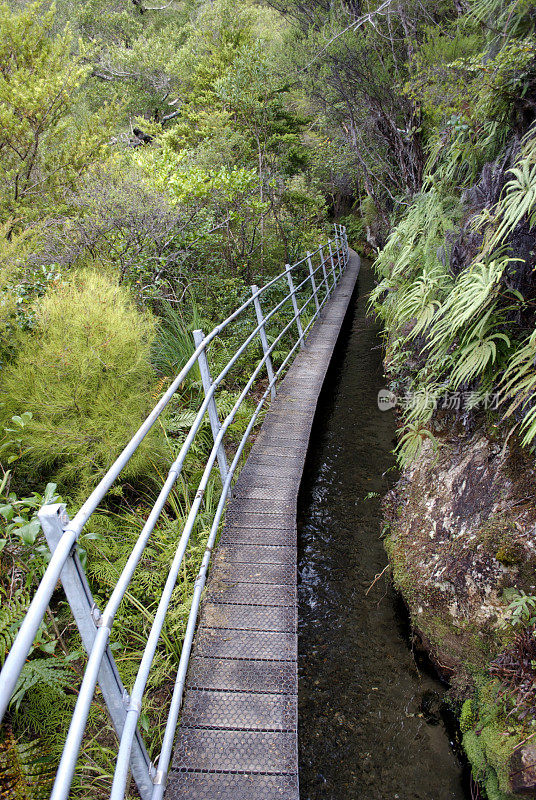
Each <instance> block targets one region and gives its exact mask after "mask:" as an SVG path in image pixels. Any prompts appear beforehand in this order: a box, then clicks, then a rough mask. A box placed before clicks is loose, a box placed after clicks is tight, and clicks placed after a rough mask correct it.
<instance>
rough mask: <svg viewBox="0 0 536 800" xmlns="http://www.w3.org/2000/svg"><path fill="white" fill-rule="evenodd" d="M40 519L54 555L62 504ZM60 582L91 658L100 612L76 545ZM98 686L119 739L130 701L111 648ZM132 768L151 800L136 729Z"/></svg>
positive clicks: (46, 509) (147, 765)
mask: <svg viewBox="0 0 536 800" xmlns="http://www.w3.org/2000/svg"><path fill="white" fill-rule="evenodd" d="M37 516H38V517H39V522H40V523H41V528H42V529H43V533H44V534H45V538H46V540H47V544H48V546H49V548H50V551H51V553H54V551H55V549H56V547H57V546H58V543H59V541H60V539H61V537H62V536H63V532H64V530H65V528H66V527H67V526H68V524H69V522H70V520H69V517H68V515H67V512H66V511H65V506H64V505H62V504H55V505H47V506H43V508H42V509H41V510H40V511H39V513H38V515H37ZM60 579H61V582H62V585H63V590H64V592H65V596H66V598H67V602H68V603H69V606H70V607H71V611H72V614H73V617H74V619H75V622H76V625H77V627H78V630H79V632H80V636H81V638H82V643H83V645H84V648H85V649H86V652H87V653H88V655H89V654H90V653H91V650H92V649H93V643H94V641H95V636H96V634H97V629H98V627H99V618H100V612H99V610H98V609H97V607H96V606H95V602H94V600H93V595H92V593H91V589H90V588H89V584H88V582H87V579H86V575H85V572H84V568H83V567H82V564H81V563H80V559H79V557H78V553H77V551H76V545H75V547H74V548H73V550H72V551H71V554H70V556H69V557H68V559H67V561H66V562H65V565H64V567H63V569H62V571H61V574H60ZM99 686H100V688H101V692H102V696H103V698H104V702H105V703H106V707H107V709H108V713H109V714H110V717H111V720H112V723H113V726H114V728H115V731H116V733H117V736H118V738H121V734H122V732H123V727H124V724H125V719H126V714H127V710H128V704H129V699H130V698H129V696H128V693H127V691H126V689H125V687H124V686H123V683H122V681H121V678H120V677H119V672H118V670H117V665H116V663H115V660H114V657H113V655H112V652H111V650H110V648H109V647H107V648H106V651H105V653H104V656H103V659H102V662H101V666H100V670H99ZM130 768H131V770H132V776H133V778H134V780H135V781H136V785H137V787H138V791H139V793H140V795H141V797H142V798H143V800H151V797H152V795H153V789H154V785H153V781H152V775H151V770H152V767H151V762H150V759H149V755H148V754H147V751H146V749H145V746H144V744H143V739H142V737H141V734H140V732H139V730H136V736H135V738H134V741H133V743H132V751H131V754H130Z"/></svg>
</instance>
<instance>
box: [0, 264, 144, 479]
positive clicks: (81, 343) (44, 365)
mask: <svg viewBox="0 0 536 800" xmlns="http://www.w3.org/2000/svg"><path fill="white" fill-rule="evenodd" d="M153 337H154V320H153V319H152V317H151V316H150V315H149V314H148V313H147V312H145V313H141V312H140V311H138V309H136V308H135V306H134V304H133V302H132V300H131V298H130V297H129V293H128V291H127V290H126V289H124V288H122V287H119V286H117V285H116V284H115V283H114V282H113V281H111V280H110V279H108V278H106V277H105V276H104V275H98V274H97V273H95V272H85V273H80V274H78V275H75V276H74V277H73V279H72V280H71V282H70V283H68V284H61V285H59V286H57V287H55V288H54V289H53V290H51V291H49V292H48V293H47V295H46V296H45V298H44V299H43V301H42V303H41V305H40V307H39V309H38V312H37V316H36V326H35V330H34V332H32V334H30V335H28V336H27V338H26V339H25V340H24V342H23V345H22V347H21V349H20V351H19V354H18V358H17V360H16V362H15V363H14V364H13V365H12V366H10V367H8V368H7V369H6V371H5V375H4V388H5V391H6V404H5V407H4V409H3V411H2V415H3V419H9V418H10V417H11V416H12V415H13V413H14V412H19V413H20V412H21V411H22V410H27V411H30V412H31V414H32V419H31V420H30V421H29V422H28V423H27V424H26V426H25V428H24V430H23V432H22V440H23V448H24V451H25V453H24V456H23V458H22V461H21V463H22V464H23V465H29V464H31V466H32V469H33V470H35V469H40V470H42V471H44V472H46V471H49V470H52V469H54V470H55V473H56V475H57V476H58V479H59V480H60V481H62V482H63V483H64V484H65V485H69V486H70V487H74V488H76V489H77V490H80V489H82V488H84V489H85V488H87V487H88V486H89V485H91V484H93V483H94V482H95V481H96V480H98V477H99V476H100V475H102V474H103V472H104V470H105V469H106V468H107V467H108V466H109V465H110V464H111V463H112V461H113V460H114V458H116V456H117V455H118V454H119V452H120V451H121V449H122V447H123V446H124V445H125V444H126V443H127V442H128V441H129V439H130V437H131V436H132V435H133V434H134V432H135V431H136V429H137V428H138V427H139V425H140V424H141V422H142V420H143V418H144V415H145V413H146V411H148V410H149V408H150V403H151V387H152V384H153V381H154V375H153V372H152V369H151V366H150V348H151V344H152V341H153ZM156 437H157V435H156V434H154V435H152V436H151V435H150V436H149V437H148V438H147V439H145V441H144V443H143V444H142V445H141V447H140V449H139V450H138V454H137V455H136V456H135V457H134V458H133V460H132V461H131V462H130V465H129V467H128V468H127V472H126V476H128V477H130V478H132V477H134V476H144V475H146V474H147V473H148V472H150V471H151V461H152V460H153V459H154V458H156V457H157V454H158V452H159V448H160V445H159V443H158V440H157V438H156Z"/></svg>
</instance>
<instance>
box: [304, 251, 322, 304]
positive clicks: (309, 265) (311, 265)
mask: <svg viewBox="0 0 536 800" xmlns="http://www.w3.org/2000/svg"><path fill="white" fill-rule="evenodd" d="M307 266H308V267H309V277H310V278H311V286H312V287H313V296H314V298H315V306H316V313H317V314H318V312H319V311H320V303H319V302H318V294H317V291H316V282H315V275H314V269H313V262H312V261H311V253H309V252H308V253H307Z"/></svg>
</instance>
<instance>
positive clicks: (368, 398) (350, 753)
mask: <svg viewBox="0 0 536 800" xmlns="http://www.w3.org/2000/svg"><path fill="white" fill-rule="evenodd" d="M371 288H372V274H371V269H370V266H369V265H367V264H366V263H365V264H363V266H362V270H361V275H360V277H359V285H358V296H357V299H356V301H355V303H354V304H353V305H352V308H351V310H350V311H349V314H348V317H347V320H346V322H345V330H344V331H343V335H342V336H341V341H340V344H339V348H338V353H337V354H336V356H335V362H334V363H333V364H332V366H331V367H330V372H329V374H328V378H327V380H326V383H325V386H324V390H323V394H322V398H321V402H320V406H319V411H318V413H317V416H316V419H315V424H314V429H313V434H312V439H311V447H310V454H309V456H308V460H307V466H306V470H305V474H304V480H303V483H302V487H301V491H300V498H299V518H298V522H299V529H298V530H299V541H300V551H299V563H298V570H299V587H298V600H299V737H300V797H301V800H354V798H355V799H356V800H357V798H359V800H464V798H467V797H468V796H469V795H468V794H466V791H465V789H464V786H463V779H462V767H461V765H460V763H459V761H458V759H457V758H456V755H455V754H454V751H453V749H452V747H451V743H450V742H449V736H448V733H447V730H446V729H445V726H444V723H443V719H442V717H441V714H440V713H439V711H438V709H439V706H440V702H441V696H442V693H443V691H444V689H443V687H442V686H441V684H440V683H439V682H438V681H437V680H436V679H435V678H434V677H433V676H431V675H430V674H427V673H426V672H420V671H419V669H418V667H417V664H416V661H415V659H414V657H413V654H412V652H411V650H410V647H409V645H408V641H407V637H406V635H405V634H406V632H405V620H404V616H403V614H402V613H401V608H400V601H399V599H398V598H397V596H396V594H395V593H394V591H393V590H392V589H391V588H390V586H389V584H388V581H387V580H386V579H385V578H384V577H382V578H380V579H379V580H378V581H377V582H376V583H375V584H374V585H373V586H372V588H370V590H369V587H371V584H372V583H373V581H374V579H375V576H377V575H378V573H380V572H381V571H382V570H383V569H384V567H385V565H386V563H387V560H386V556H385V552H384V549H383V544H382V541H381V538H380V537H381V525H382V523H381V512H380V505H379V500H378V499H377V497H374V496H372V497H371V493H378V494H384V493H385V492H386V490H387V489H388V488H389V485H390V484H391V483H392V482H393V481H394V480H395V478H396V475H395V473H394V471H393V466H394V461H393V457H392V455H391V454H390V451H391V449H392V446H393V443H392V442H393V436H394V418H393V414H392V412H381V411H379V410H378V406H377V394H378V390H379V389H380V388H382V387H383V386H384V380H383V377H382V364H381V359H382V354H381V349H380V338H379V333H378V327H377V325H376V323H374V322H373V321H372V320H371V319H370V318H367V315H366V304H367V293H368V292H369V291H370V289H371ZM367 590H369V591H368V593H367Z"/></svg>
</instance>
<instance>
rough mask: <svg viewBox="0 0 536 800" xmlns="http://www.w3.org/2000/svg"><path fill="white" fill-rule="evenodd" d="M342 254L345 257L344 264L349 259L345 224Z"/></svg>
mask: <svg viewBox="0 0 536 800" xmlns="http://www.w3.org/2000/svg"><path fill="white" fill-rule="evenodd" d="M344 255H345V259H346V262H345V265H346V264H348V262H349V261H350V248H349V246H348V232H347V230H346V225H345V226H344Z"/></svg>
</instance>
